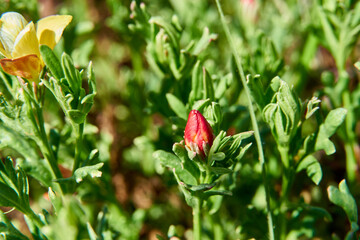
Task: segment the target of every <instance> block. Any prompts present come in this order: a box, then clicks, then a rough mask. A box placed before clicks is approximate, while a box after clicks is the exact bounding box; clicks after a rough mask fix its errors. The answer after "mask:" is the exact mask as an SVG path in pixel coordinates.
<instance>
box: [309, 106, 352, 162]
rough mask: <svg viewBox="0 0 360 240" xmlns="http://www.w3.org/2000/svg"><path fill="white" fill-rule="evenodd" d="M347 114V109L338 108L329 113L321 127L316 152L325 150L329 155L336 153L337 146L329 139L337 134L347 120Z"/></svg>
mask: <svg viewBox="0 0 360 240" xmlns="http://www.w3.org/2000/svg"><path fill="white" fill-rule="evenodd" d="M346 113H347V110H346V109H345V108H337V109H334V110H331V111H330V112H329V114H328V115H327V116H326V119H325V121H324V123H322V124H321V125H320V128H319V133H318V136H317V138H316V142H315V150H324V151H325V153H326V154H327V155H330V154H333V153H335V151H336V149H335V145H334V144H333V143H332V142H331V141H330V139H329V137H331V136H332V135H333V134H334V133H335V132H336V129H337V128H338V127H339V126H340V125H341V124H342V122H343V121H344V120H345V116H346Z"/></svg>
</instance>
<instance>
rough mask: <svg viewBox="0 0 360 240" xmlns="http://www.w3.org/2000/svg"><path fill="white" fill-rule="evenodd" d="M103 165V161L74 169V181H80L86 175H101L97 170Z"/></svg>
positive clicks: (93, 176)
mask: <svg viewBox="0 0 360 240" xmlns="http://www.w3.org/2000/svg"><path fill="white" fill-rule="evenodd" d="M103 165H104V163H98V164H95V165H92V166H85V167H81V168H78V169H76V170H75V172H74V177H75V181H76V182H77V183H79V182H81V181H82V180H83V179H84V178H85V177H86V176H89V177H92V178H95V177H101V175H102V172H101V171H99V169H100V168H102V166H103Z"/></svg>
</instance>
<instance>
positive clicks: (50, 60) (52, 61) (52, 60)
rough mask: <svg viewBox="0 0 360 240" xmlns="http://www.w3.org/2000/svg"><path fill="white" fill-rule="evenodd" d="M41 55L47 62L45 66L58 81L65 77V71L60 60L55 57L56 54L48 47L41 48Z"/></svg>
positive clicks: (42, 46)
mask: <svg viewBox="0 0 360 240" xmlns="http://www.w3.org/2000/svg"><path fill="white" fill-rule="evenodd" d="M40 53H41V56H42V58H43V60H44V62H45V65H46V66H47V67H48V68H49V70H50V72H51V74H52V75H53V77H54V78H55V79H56V80H58V81H59V80H60V79H61V78H63V77H64V73H63V70H62V68H61V64H60V61H59V59H58V58H57V57H56V56H55V54H54V52H53V51H52V50H51V48H49V47H48V46H46V45H41V46H40Z"/></svg>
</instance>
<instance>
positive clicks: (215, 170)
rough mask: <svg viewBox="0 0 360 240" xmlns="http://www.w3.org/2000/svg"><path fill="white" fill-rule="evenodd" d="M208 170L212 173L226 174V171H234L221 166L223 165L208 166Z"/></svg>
mask: <svg viewBox="0 0 360 240" xmlns="http://www.w3.org/2000/svg"><path fill="white" fill-rule="evenodd" d="M210 171H211V172H212V173H215V174H219V175H221V174H228V173H233V172H234V171H233V170H231V169H228V168H223V167H210Z"/></svg>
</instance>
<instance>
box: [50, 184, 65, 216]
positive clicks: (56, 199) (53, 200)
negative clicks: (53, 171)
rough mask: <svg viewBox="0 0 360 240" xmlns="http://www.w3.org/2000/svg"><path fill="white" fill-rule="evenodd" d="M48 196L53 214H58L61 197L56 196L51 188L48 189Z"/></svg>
mask: <svg viewBox="0 0 360 240" xmlns="http://www.w3.org/2000/svg"><path fill="white" fill-rule="evenodd" d="M48 195H49V199H50V201H51V204H52V205H53V207H54V210H55V213H56V214H58V213H59V211H60V209H61V207H62V200H61V197H59V196H56V193H55V192H54V191H53V190H52V188H51V187H49V190H48Z"/></svg>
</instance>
